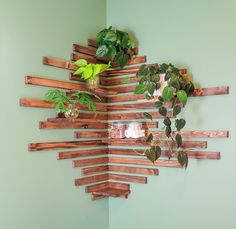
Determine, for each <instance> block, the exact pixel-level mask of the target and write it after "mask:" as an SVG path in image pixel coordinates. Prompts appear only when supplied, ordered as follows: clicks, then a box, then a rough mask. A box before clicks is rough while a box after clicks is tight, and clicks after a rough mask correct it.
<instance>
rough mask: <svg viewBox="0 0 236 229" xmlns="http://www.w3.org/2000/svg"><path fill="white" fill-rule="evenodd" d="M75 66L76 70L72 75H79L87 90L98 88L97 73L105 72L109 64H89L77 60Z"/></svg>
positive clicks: (82, 60)
mask: <svg viewBox="0 0 236 229" xmlns="http://www.w3.org/2000/svg"><path fill="white" fill-rule="evenodd" d="M75 65H76V66H77V67H78V69H77V70H76V71H75V72H74V75H81V78H82V79H84V80H86V82H87V86H88V88H90V89H93V88H97V87H98V86H99V73H102V72H104V71H105V70H107V69H108V68H109V67H110V62H109V63H108V64H91V63H88V62H87V61H86V60H84V59H79V60H77V61H75Z"/></svg>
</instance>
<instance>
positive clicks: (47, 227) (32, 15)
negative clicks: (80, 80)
mask: <svg viewBox="0 0 236 229" xmlns="http://www.w3.org/2000/svg"><path fill="white" fill-rule="evenodd" d="M105 23H106V1H105V0H86V1H85V0H68V1H56V0H41V1H36V0H21V1H13V0H0V77H1V83H0V101H1V103H0V104H1V112H0V128H1V131H0V143H1V144H0V152H1V160H0V228H1V229H53V228H56V229H65V228H66V229H77V228H83V229H91V228H98V229H106V228H108V201H107V200H105V199H104V200H101V201H98V202H96V203H94V202H93V201H91V200H90V199H91V197H90V195H87V194H85V193H84V188H77V187H75V186H74V179H75V178H77V177H78V176H80V171H79V170H77V169H73V168H72V162H71V160H65V161H58V160H56V152H57V151H43V152H32V153H30V152H28V149H27V144H28V143H29V142H46V141H69V140H73V131H71V130H70V131H69V130H68V131H67V130H55V131H50V130H39V129H38V122H39V121H40V120H45V119H46V118H47V117H53V116H55V113H54V111H53V110H50V109H36V108H35V109H34V108H23V107H20V106H19V98H20V97H31V98H42V97H43V95H44V93H45V92H46V91H47V90H48V88H42V87H37V86H29V85H25V84H24V76H26V75H36V76H42V77H48V78H51V79H61V80H67V79H68V71H66V70H62V69H56V68H53V67H48V66H43V65H42V56H54V57H59V58H63V59H69V56H70V52H71V50H72V44H73V43H76V42H80V43H81V44H86V42H87V38H89V37H94V36H95V34H96V33H97V32H98V31H100V30H101V29H102V28H103V27H104V26H105Z"/></svg>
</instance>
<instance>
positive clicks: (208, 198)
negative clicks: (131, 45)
mask: <svg viewBox="0 0 236 229" xmlns="http://www.w3.org/2000/svg"><path fill="white" fill-rule="evenodd" d="M235 9H236V2H235V1H233V0H227V1H224V0H217V1H214V0H198V1H188V0H178V1H175V0H166V1H160V0H147V1H137V0H129V1H127V0H119V1H117V0H109V1H108V3H107V26H109V25H113V26H115V27H117V28H120V29H123V30H126V31H129V32H132V33H133V34H135V37H136V39H137V41H138V47H139V48H140V54H146V55H147V56H148V62H149V63H153V62H158V63H162V62H167V63H169V62H171V63H173V64H175V65H177V66H178V67H186V68H187V69H188V70H189V72H190V73H191V75H192V76H193V79H194V81H195V82H197V83H198V84H199V85H200V86H202V87H211V86H227V85H229V86H230V95H228V96H209V97H202V98H192V99H191V101H189V103H188V106H187V108H186V110H185V112H184V117H185V118H186V120H187V126H186V129H189V130H230V138H229V139H210V140H209V141H208V150H213V151H221V157H222V158H221V160H220V161H209V160H202V161H199V160H198V161H197V160H191V161H190V164H189V168H188V169H187V170H186V171H184V170H179V169H171V168H161V169H160V176H159V177H150V178H149V180H148V184H147V185H140V184H138V185H132V193H131V195H130V197H129V199H128V200H121V199H112V198H111V199H110V202H109V204H110V207H109V209H110V210H109V214H110V216H109V220H110V228H111V229H120V228H123V229H130V228H135V229H142V228H148V229H154V228H161V229H180V228H181V229H199V228H201V229H222V228H225V229H235V228H236V218H235V209H236V199H235V192H236V180H235V174H236V166H235V160H236V154H235V148H236V142H235V136H236V125H235V119H234V117H235V99H236V93H235V89H236V86H235V85H236V84H235V82H236V81H235V60H236V43H235V41H236V27H235V21H236V14H235Z"/></svg>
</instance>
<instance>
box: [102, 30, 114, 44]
mask: <svg viewBox="0 0 236 229" xmlns="http://www.w3.org/2000/svg"><path fill="white" fill-rule="evenodd" d="M116 39H117V36H116V33H115V32H114V31H112V30H110V31H108V32H107V34H106V36H105V38H104V40H106V41H110V42H111V43H112V42H114V41H116Z"/></svg>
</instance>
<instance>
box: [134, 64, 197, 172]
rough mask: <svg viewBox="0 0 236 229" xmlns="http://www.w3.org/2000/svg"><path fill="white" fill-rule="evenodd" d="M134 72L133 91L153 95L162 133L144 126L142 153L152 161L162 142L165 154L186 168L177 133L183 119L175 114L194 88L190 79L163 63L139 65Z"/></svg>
mask: <svg viewBox="0 0 236 229" xmlns="http://www.w3.org/2000/svg"><path fill="white" fill-rule="evenodd" d="M136 76H137V80H138V85H137V86H136V88H135V94H145V95H146V99H147V100H151V99H153V100H154V107H155V108H157V109H158V112H159V113H160V114H161V115H162V116H163V118H164V121H163V124H164V136H159V135H157V134H155V133H153V132H151V131H149V130H148V131H147V132H148V134H147V139H146V141H147V142H149V143H150V148H149V149H147V150H145V151H144V154H145V155H146V156H147V158H148V159H149V160H150V161H152V162H155V161H156V160H157V159H158V158H159V157H160V156H161V152H162V149H161V147H160V145H161V143H164V144H165V145H167V147H168V149H169V153H168V155H169V158H171V157H173V156H176V157H177V159H178V161H179V163H180V164H181V166H182V167H185V168H186V167H187V165H188V155H187V153H186V149H184V148H183V147H182V135H181V130H182V129H183V128H184V126H185V124H186V121H185V120H184V119H183V118H178V115H179V114H180V113H181V111H182V109H183V107H185V105H186V103H187V101H188V97H189V96H190V95H191V94H192V93H193V92H194V85H193V83H192V82H191V80H190V78H189V76H188V75H186V74H182V73H181V70H180V69H178V68H176V67H175V66H174V65H172V64H165V63H164V64H161V65H142V66H141V67H140V69H139V71H138V72H137V75H136ZM163 85H164V87H163ZM160 89H161V91H160ZM168 111H169V112H168ZM144 117H145V118H148V119H151V120H152V116H151V114H149V113H147V112H145V113H144ZM171 117H173V119H171Z"/></svg>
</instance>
